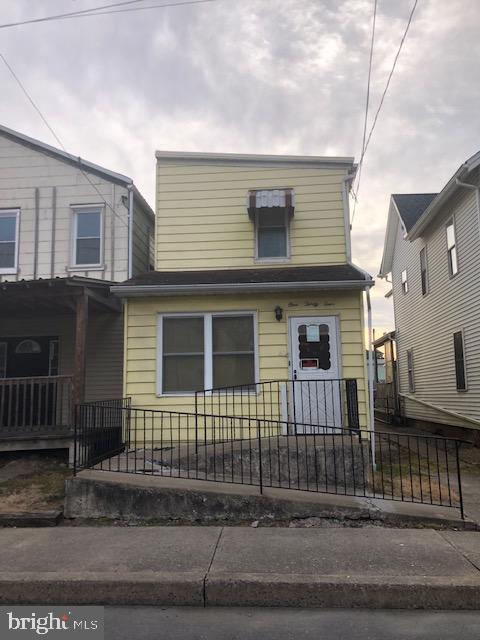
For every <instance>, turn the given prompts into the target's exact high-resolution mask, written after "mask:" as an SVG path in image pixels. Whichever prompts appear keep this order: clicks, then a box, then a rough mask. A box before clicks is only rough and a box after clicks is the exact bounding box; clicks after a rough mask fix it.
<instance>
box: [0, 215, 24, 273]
mask: <svg viewBox="0 0 480 640" xmlns="http://www.w3.org/2000/svg"><path fill="white" fill-rule="evenodd" d="M19 217H20V212H19V211H18V209H7V210H0V273H16V272H17V261H18V226H19Z"/></svg>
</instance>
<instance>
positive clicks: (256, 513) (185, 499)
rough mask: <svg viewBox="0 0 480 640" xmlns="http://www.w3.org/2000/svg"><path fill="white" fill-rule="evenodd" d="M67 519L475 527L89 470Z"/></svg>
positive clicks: (432, 513)
mask: <svg viewBox="0 0 480 640" xmlns="http://www.w3.org/2000/svg"><path fill="white" fill-rule="evenodd" d="M64 516H65V518H67V519H73V520H91V519H107V520H116V521H126V522H139V523H159V524H162V523H163V524H172V523H177V524H178V523H181V524H232V525H234V524H251V523H258V524H259V525H260V526H265V525H271V526H275V525H278V524H282V525H285V524H288V525H289V526H290V527H313V526H319V527H321V526H329V524H335V525H337V526H338V524H339V523H340V524H343V525H345V526H357V527H358V526H362V525H365V524H371V525H383V526H392V527H402V526H408V527H431V528H453V529H467V530H475V529H476V524H475V523H474V522H471V521H468V520H461V518H460V516H459V514H458V512H457V511H456V510H455V509H449V508H443V507H435V506H432V505H421V504H412V503H402V502H390V501H387V500H376V499H372V498H366V497H351V496H345V495H336V494H335V495H331V494H323V493H315V492H306V491H297V490H286V489H272V488H265V489H264V490H263V494H260V492H259V488H258V487H252V486H248V485H235V484H228V483H219V482H209V481H202V480H186V479H178V478H166V477H158V476H156V477H152V476H146V475H140V474H138V475H137V474H129V473H122V472H108V471H96V470H88V471H82V472H81V473H80V474H78V475H77V476H76V477H75V478H72V479H69V480H67V481H66V498H65V510H64Z"/></svg>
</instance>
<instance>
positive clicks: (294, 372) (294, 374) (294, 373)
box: [293, 369, 297, 380]
mask: <svg viewBox="0 0 480 640" xmlns="http://www.w3.org/2000/svg"><path fill="white" fill-rule="evenodd" d="M293 379H294V380H296V379H297V370H296V369H294V370H293Z"/></svg>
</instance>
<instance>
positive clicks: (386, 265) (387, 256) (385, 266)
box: [378, 194, 406, 278]
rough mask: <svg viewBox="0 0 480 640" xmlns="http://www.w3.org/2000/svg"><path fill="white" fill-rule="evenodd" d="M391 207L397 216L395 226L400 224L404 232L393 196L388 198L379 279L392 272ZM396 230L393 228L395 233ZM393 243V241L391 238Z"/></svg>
mask: <svg viewBox="0 0 480 640" xmlns="http://www.w3.org/2000/svg"><path fill="white" fill-rule="evenodd" d="M392 205H393V207H394V209H395V213H396V215H397V217H396V220H397V224H400V225H401V227H402V229H403V231H404V232H406V228H405V223H404V222H403V220H402V216H401V215H400V211H399V210H398V207H397V203H396V202H395V199H394V197H393V194H392V195H391V196H390V206H389V207H388V217H387V228H386V229H385V239H384V241H383V254H382V262H381V264H380V269H379V272H378V277H379V278H385V277H386V276H388V274H389V273H390V271H391V270H392V260H393V251H394V249H395V245H393V247H391V251H389V241H390V240H391V234H392V233H393V231H392V225H391V223H390V215H391V211H392ZM396 231H397V229H396V228H395V233H396ZM393 241H394V242H395V239H394V238H393Z"/></svg>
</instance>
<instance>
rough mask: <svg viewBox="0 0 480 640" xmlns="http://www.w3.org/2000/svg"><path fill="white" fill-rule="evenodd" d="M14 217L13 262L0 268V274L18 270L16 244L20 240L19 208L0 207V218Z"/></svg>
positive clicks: (13, 272)
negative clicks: (12, 264) (11, 265)
mask: <svg viewBox="0 0 480 640" xmlns="http://www.w3.org/2000/svg"><path fill="white" fill-rule="evenodd" d="M12 217H15V254H14V255H15V264H14V266H13V267H3V268H0V274H4V275H9V274H15V273H17V271H18V245H19V240H20V209H0V218H12Z"/></svg>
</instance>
